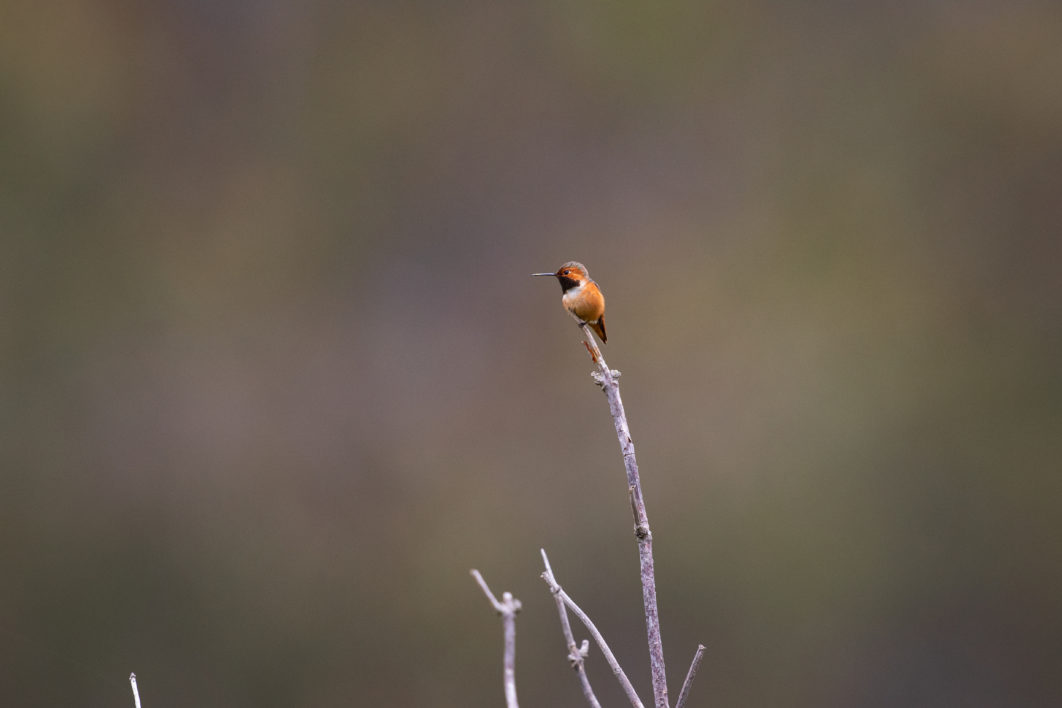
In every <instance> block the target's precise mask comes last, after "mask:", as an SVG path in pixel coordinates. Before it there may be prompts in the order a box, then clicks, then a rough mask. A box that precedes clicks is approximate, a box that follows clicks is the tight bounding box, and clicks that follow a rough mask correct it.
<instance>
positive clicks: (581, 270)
mask: <svg viewBox="0 0 1062 708" xmlns="http://www.w3.org/2000/svg"><path fill="white" fill-rule="evenodd" d="M531 275H552V276H554V277H555V278H556V279H557V280H558V281H560V285H561V290H562V291H564V292H567V291H568V290H570V289H571V288H577V287H579V286H580V285H582V284H583V283H585V282H586V281H588V280H590V274H589V273H587V272H586V266H584V265H583V264H582V263H579V262H577V261H568V262H567V263H565V264H564V265H562V266H561V267H560V268H558V269H557V272H556V273H532V274H531Z"/></svg>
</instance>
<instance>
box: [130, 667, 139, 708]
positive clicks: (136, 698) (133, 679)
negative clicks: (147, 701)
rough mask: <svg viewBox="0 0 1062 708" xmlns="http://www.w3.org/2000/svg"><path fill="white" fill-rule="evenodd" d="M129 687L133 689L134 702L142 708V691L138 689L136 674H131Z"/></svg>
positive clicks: (137, 707) (137, 706)
mask: <svg viewBox="0 0 1062 708" xmlns="http://www.w3.org/2000/svg"><path fill="white" fill-rule="evenodd" d="M129 685H130V686H132V687H133V701H134V702H135V704H136V708H140V691H139V690H138V689H137V687H136V674H129Z"/></svg>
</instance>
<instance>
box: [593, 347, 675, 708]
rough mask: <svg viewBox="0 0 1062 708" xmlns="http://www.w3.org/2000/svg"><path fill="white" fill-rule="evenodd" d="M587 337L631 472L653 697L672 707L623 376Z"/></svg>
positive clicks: (664, 706) (657, 704) (657, 702)
mask: <svg viewBox="0 0 1062 708" xmlns="http://www.w3.org/2000/svg"><path fill="white" fill-rule="evenodd" d="M582 330H583V334H584V335H585V336H586V348H587V350H589V352H590V358H591V359H593V361H594V364H595V365H596V366H597V368H598V371H596V372H593V373H592V374H591V376H593V378H594V381H595V382H597V384H598V385H599V386H600V387H601V388H602V390H603V391H604V392H605V395H606V396H607V397H608V408H609V412H611V413H612V422H613V423H614V425H615V427H616V437H617V438H618V439H619V444H620V451H621V452H622V453H623V466H624V467H625V468H626V470H627V487H628V492H629V494H630V498H631V511H632V512H633V514H634V535H635V537H636V538H637V539H638V559H639V566H640V568H641V579H642V602H643V605H644V606H645V627H646V632H647V634H648V638H649V666H650V670H651V672H652V679H653V698H654V699H655V707H656V708H669V706H668V700H667V673H666V671H665V669H664V647H663V642H662V641H661V639H660V615H659V613H658V612H657V608H656V573H655V570H654V567H653V534H652V533H651V532H650V530H649V517H648V516H647V515H646V513H645V499H644V497H643V496H642V482H641V478H640V477H639V476H638V460H637V459H636V458H635V456H634V441H633V440H632V439H631V431H630V428H629V427H628V426H627V414H626V413H625V412H624V410H623V399H622V398H620V392H619V383H617V381H616V379H617V378H619V375H620V373H619V372H618V371H613V370H612V369H610V368H608V364H607V363H605V357H604V356H602V354H601V349H600V348H599V347H598V346H597V341H596V340H594V336H593V335H592V334H591V333H590V328H589V327H582Z"/></svg>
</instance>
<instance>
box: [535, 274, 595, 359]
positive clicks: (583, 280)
mask: <svg viewBox="0 0 1062 708" xmlns="http://www.w3.org/2000/svg"><path fill="white" fill-rule="evenodd" d="M531 275H534V276H540V275H550V276H553V277H555V278H556V279H557V280H558V281H560V286H561V291H562V292H563V293H564V294H563V295H561V304H562V305H564V309H566V310H567V311H568V312H570V313H572V315H574V316H575V319H577V320H579V326H580V327H585V326H586V325H590V327H591V328H593V330H594V331H595V332H597V336H599V337H601V341H602V342H607V341H608V337H607V336H606V335H605V296H604V295H602V294H601V288H599V287H597V283H595V282H594V281H592V280H590V274H589V273H587V272H586V266H584V265H583V264H582V263H576V262H575V261H568V262H567V263H565V264H564V265H562V266H561V267H560V268H558V269H557V272H556V273H532V274H531Z"/></svg>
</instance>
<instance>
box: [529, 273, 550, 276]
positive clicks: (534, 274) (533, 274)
mask: <svg viewBox="0 0 1062 708" xmlns="http://www.w3.org/2000/svg"><path fill="white" fill-rule="evenodd" d="M531 275H532V276H537V275H549V276H554V275H556V273H532V274H531Z"/></svg>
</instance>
